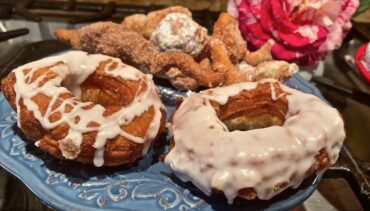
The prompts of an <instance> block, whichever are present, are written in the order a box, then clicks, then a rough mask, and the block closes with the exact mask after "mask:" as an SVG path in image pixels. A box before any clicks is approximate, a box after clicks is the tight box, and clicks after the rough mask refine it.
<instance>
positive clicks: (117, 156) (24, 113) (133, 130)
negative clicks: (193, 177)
mask: <svg viewBox="0 0 370 211" xmlns="http://www.w3.org/2000/svg"><path fill="white" fill-rule="evenodd" d="M50 68H51V67H50ZM104 68H105V64H104V63H103V64H102V63H101V65H100V66H99V68H98V70H97V71H95V72H94V73H93V74H92V75H90V76H89V77H88V79H86V81H85V82H84V83H83V84H82V85H81V91H82V96H83V97H82V98H84V100H85V101H90V102H93V103H101V105H103V106H104V107H105V109H106V110H105V112H104V115H106V116H109V115H111V114H113V113H115V112H116V111H118V110H119V109H121V108H122V106H125V105H128V104H129V103H130V102H132V101H133V99H134V98H135V95H136V94H137V93H140V92H142V91H144V90H145V89H146V85H144V86H140V85H139V83H140V81H124V80H121V79H118V78H112V77H107V76H105V75H103V74H102V72H104V71H103V70H104ZM43 71H47V68H41V69H40V70H39V71H36V72H35V75H36V76H35V77H36V78H37V75H38V74H42V72H43ZM50 77H52V76H50ZM36 78H35V79H36ZM49 79H50V78H49ZM15 82H16V77H15V74H14V73H13V72H12V73H10V74H9V75H8V76H7V77H6V78H4V79H3V80H2V81H1V88H2V91H3V93H4V96H5V98H6V99H7V100H8V101H9V103H10V105H11V106H12V108H13V109H14V110H15V111H17V108H16V103H15V98H16V96H15V94H16V93H15V91H14V88H13V87H14V84H15ZM140 87H141V88H140ZM72 97H74V96H73V95H72V94H71V93H65V94H62V95H60V97H59V99H58V100H57V102H55V104H54V106H59V105H60V104H61V103H62V101H63V100H64V99H68V98H72ZM107 99H108V100H107ZM32 100H33V101H34V102H35V103H37V104H38V106H39V109H40V112H41V114H42V115H44V114H45V112H46V109H47V107H48V105H49V103H50V98H49V97H47V96H45V95H43V94H41V93H39V94H36V95H35V96H34V97H33V98H32ZM19 106H20V110H19V111H17V112H19V117H20V123H21V128H20V129H21V130H22V132H23V134H24V135H25V136H26V137H27V138H28V139H29V140H30V141H38V145H39V147H40V148H41V149H42V150H44V151H46V152H48V153H49V154H51V155H53V156H55V157H57V158H60V159H64V157H63V156H62V153H61V151H60V149H59V140H62V139H63V138H64V137H66V135H67V134H68V130H69V126H68V125H67V124H65V123H63V124H60V125H58V126H56V127H54V128H52V129H50V130H45V129H44V128H43V127H42V125H41V124H40V122H39V121H38V120H37V119H36V118H35V117H34V115H33V113H32V112H31V111H29V110H27V108H26V107H25V105H24V104H23V99H22V98H21V99H20V102H19ZM86 109H89V108H88V107H87V108H86ZM66 110H68V108H66ZM70 110H72V107H71V108H70ZM66 112H68V111H66ZM154 113H155V111H154V108H153V107H150V108H149V109H148V110H147V111H146V112H144V113H143V114H142V115H141V116H138V117H136V118H135V119H134V120H133V121H132V122H131V123H130V124H127V125H123V126H121V128H122V130H124V131H126V132H128V133H130V134H132V135H134V136H138V137H144V136H145V135H146V131H147V130H148V129H149V126H150V124H151V121H152V120H153V118H154ZM161 113H162V118H161V125H160V129H159V131H158V134H157V137H156V139H157V138H158V137H159V135H160V133H161V132H163V130H164V123H165V116H166V112H165V111H164V110H161ZM60 118H61V114H60V113H59V112H54V113H53V114H52V115H50V117H49V119H50V121H51V122H54V121H57V120H59V119H60ZM75 121H79V120H78V119H75ZM97 125H98V123H94V122H91V123H90V126H91V127H94V126H97ZM96 135H97V134H96V132H87V133H83V140H82V144H81V146H80V153H79V154H78V157H77V158H76V159H75V161H78V162H81V163H87V164H92V163H93V159H94V155H95V150H96V149H95V148H94V147H93V144H94V143H95V138H96ZM152 143H154V141H153V142H152ZM70 147H74V146H73V145H71V146H70ZM142 148H143V145H142V144H138V143H134V142H132V141H131V140H129V139H126V138H125V137H122V136H117V137H115V138H113V139H109V140H107V143H106V145H105V151H104V165H105V166H117V165H126V166H130V165H132V164H134V162H135V161H136V160H137V159H139V158H140V157H141V155H142ZM72 150H77V149H72Z"/></svg>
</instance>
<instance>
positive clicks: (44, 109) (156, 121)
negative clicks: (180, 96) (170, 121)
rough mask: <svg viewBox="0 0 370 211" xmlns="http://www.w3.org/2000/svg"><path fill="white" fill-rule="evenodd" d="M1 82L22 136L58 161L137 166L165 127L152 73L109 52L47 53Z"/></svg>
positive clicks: (163, 109)
mask: <svg viewBox="0 0 370 211" xmlns="http://www.w3.org/2000/svg"><path fill="white" fill-rule="evenodd" d="M1 87H2V91H3V93H4V96H5V98H6V99H7V100H8V101H9V102H10V104H11V106H12V107H13V109H14V110H15V111H16V112H17V117H18V127H19V128H20V129H21V130H22V132H23V134H24V135H25V136H26V137H27V138H28V139H30V140H32V141H36V142H35V145H36V146H38V147H40V148H41V149H42V150H44V151H46V152H48V153H50V154H51V155H54V156H56V157H58V158H60V159H68V160H75V161H78V162H81V163H93V164H94V165H95V166H103V165H105V166H117V165H131V164H133V163H134V162H135V161H136V160H137V159H139V158H140V157H141V156H142V155H144V154H146V153H147V151H148V148H149V147H150V145H151V143H152V142H153V140H155V139H156V138H157V137H158V135H159V133H161V131H162V130H163V127H164V121H165V116H166V112H165V107H164V105H163V104H162V102H161V100H160V97H159V95H158V92H157V89H156V87H155V85H154V83H153V81H152V76H151V75H146V74H143V73H142V72H140V71H139V70H137V69H135V68H133V67H131V66H128V65H126V64H124V63H122V62H121V61H120V60H119V59H116V58H113V57H109V56H104V55H99V54H91V55H89V54H87V53H85V52H81V51H72V52H68V53H66V54H63V55H59V56H54V57H48V58H45V59H41V60H39V61H35V62H32V63H29V64H26V65H23V66H21V67H18V68H17V69H15V70H13V71H12V72H11V73H10V74H9V75H8V76H7V77H6V78H4V79H3V80H2V82H1Z"/></svg>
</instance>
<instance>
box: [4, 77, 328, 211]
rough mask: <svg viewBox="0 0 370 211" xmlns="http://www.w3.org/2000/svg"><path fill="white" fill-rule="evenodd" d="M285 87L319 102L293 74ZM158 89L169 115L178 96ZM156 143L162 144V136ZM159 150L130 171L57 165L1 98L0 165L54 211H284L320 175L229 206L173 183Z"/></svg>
mask: <svg viewBox="0 0 370 211" xmlns="http://www.w3.org/2000/svg"><path fill="white" fill-rule="evenodd" d="M286 84H287V85H289V86H290V87H293V88H295V89H299V90H302V91H304V92H307V93H312V94H314V95H316V96H319V97H320V98H322V96H321V94H320V92H319V91H318V90H317V89H316V88H315V87H313V86H312V85H310V84H308V83H307V82H306V81H305V80H304V79H302V78H301V77H299V76H298V75H296V76H294V77H293V78H292V79H290V80H288V81H286ZM159 89H160V92H161V95H162V98H163V101H164V102H165V104H166V105H167V106H168V111H169V112H168V116H169V115H170V112H172V110H173V105H174V101H175V98H174V97H175V96H177V95H182V94H183V93H179V92H177V91H174V90H172V89H171V88H167V87H165V86H159ZM322 99H323V98H322ZM160 142H162V143H166V142H167V140H166V137H165V136H163V137H162V138H161V140H160ZM162 145H163V144H162ZM164 151H165V148H164V147H155V148H154V149H152V150H151V151H150V152H149V154H148V155H147V156H145V157H144V158H143V159H141V160H140V161H139V162H138V163H137V165H135V166H134V167H131V168H129V169H121V168H95V167H93V166H89V165H81V164H78V163H73V162H66V161H60V160H57V159H55V158H52V157H51V156H49V155H47V154H45V153H43V152H41V151H40V150H39V149H37V148H36V147H34V146H33V145H32V144H28V142H27V141H26V139H25V138H24V137H23V136H22V133H21V132H20V131H19V129H18V128H17V126H16V114H15V112H14V111H13V110H12V109H11V107H10V106H9V104H8V102H7V101H6V100H5V99H4V96H3V94H2V93H0V165H1V166H2V167H3V168H4V169H6V170H7V171H9V172H10V173H11V174H13V175H14V176H16V177H18V178H19V179H20V180H21V181H22V182H23V183H24V184H25V185H26V186H27V187H28V188H29V189H30V190H31V191H32V192H33V193H34V194H35V195H36V196H37V197H39V198H40V199H41V201H43V202H44V203H46V204H47V205H49V206H50V207H53V208H55V209H57V210H98V209H100V208H105V209H106V210H146V209H148V208H150V210H164V209H167V210H189V209H199V210H251V209H253V210H261V209H263V210H287V209H290V208H293V207H295V206H297V205H299V204H301V203H302V202H303V201H304V200H305V199H307V198H308V197H309V196H310V195H311V194H312V193H313V191H314V190H315V189H316V187H317V185H318V183H319V181H320V179H321V176H322V173H321V174H319V175H318V176H316V175H315V176H312V177H310V178H308V179H306V180H305V181H304V183H303V184H302V185H301V186H300V187H299V188H297V189H288V190H286V191H284V192H283V193H282V194H279V195H278V196H276V197H274V198H273V199H271V200H269V201H252V202H248V201H243V200H236V201H235V202H234V204H233V205H232V206H230V205H228V204H227V203H226V199H225V198H215V197H207V196H205V195H204V194H202V193H201V192H200V191H199V190H197V188H195V187H194V186H193V185H191V184H189V183H186V184H185V183H182V182H181V181H179V180H178V179H176V177H174V176H173V174H171V171H170V169H169V168H168V167H167V166H165V165H164V164H163V163H162V162H160V161H158V156H159V155H160V154H161V153H162V152H164Z"/></svg>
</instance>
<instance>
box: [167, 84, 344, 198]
mask: <svg viewBox="0 0 370 211" xmlns="http://www.w3.org/2000/svg"><path fill="white" fill-rule="evenodd" d="M168 127H169V130H170V134H171V137H172V140H171V145H170V150H169V152H168V154H167V155H166V157H165V160H164V162H165V163H166V164H168V165H169V166H170V167H171V169H172V170H173V171H174V172H175V174H176V175H177V176H178V177H179V178H180V179H181V180H183V181H191V182H192V183H193V184H194V185H195V186H197V187H198V188H199V189H200V190H202V191H203V192H204V193H205V194H207V195H211V194H212V192H221V191H222V192H223V193H224V194H225V196H226V197H227V199H228V202H229V203H232V202H233V200H234V198H235V197H237V196H239V197H241V198H245V199H248V200H251V199H255V198H259V199H263V200H267V199H270V198H271V197H273V196H275V195H276V194H278V193H280V192H281V191H283V190H284V189H286V188H288V187H293V188H296V187H298V186H299V185H300V184H301V182H302V181H303V180H304V179H305V178H306V177H308V176H309V175H311V174H313V173H314V172H317V171H319V170H323V169H325V168H327V167H328V166H329V165H330V164H333V163H335V161H336V160H337V158H338V153H339V151H340V149H341V146H342V143H343V140H344V138H345V131H344V124H343V120H342V118H341V116H340V114H339V113H338V111H337V110H336V109H335V108H332V107H330V106H328V105H327V104H326V103H324V102H323V101H321V100H320V99H319V98H317V97H316V96H313V95H310V94H306V93H302V92H300V91H297V90H294V89H291V88H289V87H287V86H285V85H283V84H281V83H280V82H278V81H275V80H272V79H266V80H262V81H259V82H246V83H239V84H234V85H230V86H226V87H220V88H215V89H209V90H206V91H203V92H200V93H197V94H192V95H190V96H189V97H188V98H187V99H185V100H184V101H183V102H182V103H181V105H180V106H179V107H178V109H177V110H176V111H175V113H174V115H173V116H172V120H171V122H170V123H169V126H168Z"/></svg>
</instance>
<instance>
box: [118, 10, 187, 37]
mask: <svg viewBox="0 0 370 211" xmlns="http://www.w3.org/2000/svg"><path fill="white" fill-rule="evenodd" d="M170 13H182V14H184V15H187V16H189V17H191V12H190V11H189V10H188V9H187V8H185V7H181V6H173V7H168V8H165V9H162V10H156V11H153V12H150V13H148V15H144V14H135V15H131V16H128V17H126V18H125V19H124V20H123V21H122V24H123V25H125V26H128V27H129V28H131V29H132V30H134V31H136V32H138V33H140V34H142V35H143V36H144V37H145V38H147V39H149V38H150V36H151V35H152V33H153V31H154V30H155V28H157V26H158V24H159V23H160V22H161V21H162V19H163V18H165V17H166V16H167V15H168V14H170Z"/></svg>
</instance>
